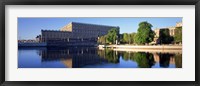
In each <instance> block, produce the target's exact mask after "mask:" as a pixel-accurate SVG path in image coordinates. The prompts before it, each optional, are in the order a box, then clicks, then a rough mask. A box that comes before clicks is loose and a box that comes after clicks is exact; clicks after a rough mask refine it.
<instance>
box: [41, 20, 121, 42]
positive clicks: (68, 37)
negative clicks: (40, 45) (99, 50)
mask: <svg viewBox="0 0 200 86" xmlns="http://www.w3.org/2000/svg"><path fill="white" fill-rule="evenodd" d="M112 28H116V29H119V27H118V26H107V25H97V24H86V23H78V22H71V23H69V24H67V25H66V26H64V27H63V28H61V29H60V30H41V40H40V41H42V42H47V43H49V44H59V43H65V44H67V43H68V45H70V44H71V45H73V43H76V44H77V43H87V44H88V43H93V44H96V43H97V40H98V37H100V36H103V35H106V34H107V33H108V31H109V30H111V29H112Z"/></svg>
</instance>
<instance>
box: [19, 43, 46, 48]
mask: <svg viewBox="0 0 200 86" xmlns="http://www.w3.org/2000/svg"><path fill="white" fill-rule="evenodd" d="M45 46H47V43H45V42H41V43H18V47H45Z"/></svg>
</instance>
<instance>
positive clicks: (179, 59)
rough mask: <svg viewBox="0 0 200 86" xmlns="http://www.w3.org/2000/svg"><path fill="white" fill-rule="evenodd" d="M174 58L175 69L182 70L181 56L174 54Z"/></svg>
mask: <svg viewBox="0 0 200 86" xmlns="http://www.w3.org/2000/svg"><path fill="white" fill-rule="evenodd" d="M174 57H175V65H176V68H182V54H176V55H175V56H174Z"/></svg>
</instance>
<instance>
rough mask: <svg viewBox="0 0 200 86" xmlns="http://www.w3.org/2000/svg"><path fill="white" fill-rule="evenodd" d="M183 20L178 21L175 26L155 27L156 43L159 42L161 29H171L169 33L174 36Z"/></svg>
mask: <svg viewBox="0 0 200 86" xmlns="http://www.w3.org/2000/svg"><path fill="white" fill-rule="evenodd" d="M182 25H183V24H182V22H177V23H176V25H175V26H171V27H166V28H156V29H154V32H155V37H154V41H153V42H154V43H158V41H159V37H160V31H161V30H166V29H168V30H169V34H170V36H174V35H175V29H176V28H177V27H182Z"/></svg>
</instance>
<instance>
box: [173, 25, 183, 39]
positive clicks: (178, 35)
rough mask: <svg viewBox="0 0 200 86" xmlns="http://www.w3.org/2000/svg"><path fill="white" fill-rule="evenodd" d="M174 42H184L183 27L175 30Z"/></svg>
mask: <svg viewBox="0 0 200 86" xmlns="http://www.w3.org/2000/svg"><path fill="white" fill-rule="evenodd" d="M174 41H175V42H182V27H176V28H175V34H174Z"/></svg>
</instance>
